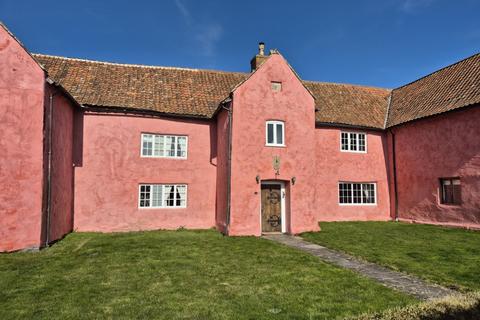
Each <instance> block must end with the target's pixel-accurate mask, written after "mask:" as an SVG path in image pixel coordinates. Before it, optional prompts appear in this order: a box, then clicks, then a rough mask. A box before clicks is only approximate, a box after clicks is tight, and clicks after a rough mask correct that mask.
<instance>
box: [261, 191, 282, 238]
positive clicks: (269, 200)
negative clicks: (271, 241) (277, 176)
mask: <svg viewBox="0 0 480 320" xmlns="http://www.w3.org/2000/svg"><path fill="white" fill-rule="evenodd" d="M281 231H282V192H281V189H280V185H279V184H265V185H262V232H281Z"/></svg>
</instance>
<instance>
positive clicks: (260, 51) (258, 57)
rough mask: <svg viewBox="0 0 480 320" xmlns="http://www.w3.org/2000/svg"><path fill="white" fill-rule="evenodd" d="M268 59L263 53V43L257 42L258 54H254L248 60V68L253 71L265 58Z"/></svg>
mask: <svg viewBox="0 0 480 320" xmlns="http://www.w3.org/2000/svg"><path fill="white" fill-rule="evenodd" d="M267 59H268V56H266V55H265V43H264V42H259V43H258V54H256V55H255V56H254V57H253V58H252V60H250V70H251V71H252V72H253V71H255V70H257V69H258V68H259V67H260V65H261V64H262V63H264V62H265V60H267Z"/></svg>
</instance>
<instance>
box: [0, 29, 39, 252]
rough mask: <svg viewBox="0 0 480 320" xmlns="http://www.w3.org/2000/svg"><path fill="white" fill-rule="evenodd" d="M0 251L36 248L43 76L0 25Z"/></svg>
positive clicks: (37, 243) (37, 239)
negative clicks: (0, 154)
mask: <svg viewBox="0 0 480 320" xmlns="http://www.w3.org/2000/svg"><path fill="white" fill-rule="evenodd" d="M0 70H1V72H0V110H1V112H0V150H1V153H2V156H1V157H0V251H12V250H18V249H23V248H29V247H39V246H40V238H41V223H42V179H43V163H42V159H43V131H42V130H43V101H44V100H43V99H44V86H45V74H44V72H43V70H42V69H41V68H40V67H39V66H38V65H37V63H36V62H35V61H34V60H33V59H32V58H31V57H30V56H29V55H28V54H27V52H26V51H25V50H24V49H23V48H22V47H21V46H20V45H19V43H18V42H17V41H16V40H15V39H14V38H13V37H11V36H10V35H9V34H8V32H6V30H5V29H4V28H3V27H2V26H0Z"/></svg>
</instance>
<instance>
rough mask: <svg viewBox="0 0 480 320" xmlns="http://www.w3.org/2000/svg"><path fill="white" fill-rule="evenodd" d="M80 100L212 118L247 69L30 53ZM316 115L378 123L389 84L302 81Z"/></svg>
mask: <svg viewBox="0 0 480 320" xmlns="http://www.w3.org/2000/svg"><path fill="white" fill-rule="evenodd" d="M34 57H35V58H36V59H37V60H38V61H39V62H40V63H41V64H43V65H44V66H45V68H46V69H47V71H48V74H49V76H50V77H51V78H53V80H55V81H56V82H58V83H60V84H61V85H62V86H64V87H65V88H66V89H67V90H68V91H69V92H70V93H71V94H72V96H73V97H74V98H75V99H76V100H77V101H78V102H79V103H80V104H83V105H88V106H97V107H117V108H132V109H141V110H153V111H157V112H161V113H166V114H175V115H183V116H197V117H205V118H210V117H212V116H213V115H214V113H215V111H216V110H217V108H218V106H219V104H220V102H221V101H222V100H224V99H225V98H227V97H228V95H229V93H230V92H231V90H232V89H233V88H234V87H235V86H236V85H237V84H239V83H240V82H242V81H244V80H245V79H246V78H247V77H248V76H249V73H235V72H222V71H210V70H196V69H184V68H169V67H151V66H140V65H127V64H117V63H107V62H98V61H89V60H82V59H72V58H64V57H57V56H47V55H41V54H34ZM304 84H305V85H306V87H307V88H308V89H309V90H310V91H311V92H312V93H313V94H314V95H315V97H316V106H317V109H318V110H319V111H318V112H317V113H316V117H317V121H319V122H329V123H341V124H349V125H360V126H366V127H375V128H382V127H383V123H384V118H385V112H386V106H387V103H386V99H387V98H386V97H387V95H388V94H389V91H388V90H384V89H377V88H369V87H362V86H354V85H341V84H331V83H321V82H311V81H304Z"/></svg>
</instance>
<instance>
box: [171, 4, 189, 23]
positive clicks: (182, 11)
mask: <svg viewBox="0 0 480 320" xmlns="http://www.w3.org/2000/svg"><path fill="white" fill-rule="evenodd" d="M175 5H176V6H177V9H178V11H180V14H181V15H182V16H183V19H184V21H185V23H186V24H188V25H190V24H191V23H192V16H191V15H190V10H188V8H187V7H186V6H185V4H184V3H183V2H182V1H181V0H175Z"/></svg>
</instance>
